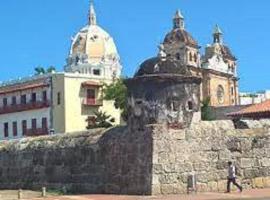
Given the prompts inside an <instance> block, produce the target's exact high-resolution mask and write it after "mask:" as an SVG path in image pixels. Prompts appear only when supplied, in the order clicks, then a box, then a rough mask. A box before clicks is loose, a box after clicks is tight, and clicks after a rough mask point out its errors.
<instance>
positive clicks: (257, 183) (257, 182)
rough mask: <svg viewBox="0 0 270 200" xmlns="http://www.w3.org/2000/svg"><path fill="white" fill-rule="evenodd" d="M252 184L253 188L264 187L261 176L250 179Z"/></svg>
mask: <svg viewBox="0 0 270 200" xmlns="http://www.w3.org/2000/svg"><path fill="white" fill-rule="evenodd" d="M252 186H253V187H254V188H263V187H264V181H263V178H261V177H258V178H254V179H252Z"/></svg>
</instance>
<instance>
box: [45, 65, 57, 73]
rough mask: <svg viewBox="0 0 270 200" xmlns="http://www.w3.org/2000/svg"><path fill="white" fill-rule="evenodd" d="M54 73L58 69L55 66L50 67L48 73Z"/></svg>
mask: <svg viewBox="0 0 270 200" xmlns="http://www.w3.org/2000/svg"><path fill="white" fill-rule="evenodd" d="M54 71H56V68H55V67H54V66H50V67H48V68H47V73H52V72H54Z"/></svg>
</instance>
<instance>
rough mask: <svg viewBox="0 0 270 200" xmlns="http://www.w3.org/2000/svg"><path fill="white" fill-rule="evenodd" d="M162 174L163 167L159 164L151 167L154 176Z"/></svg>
mask: <svg viewBox="0 0 270 200" xmlns="http://www.w3.org/2000/svg"><path fill="white" fill-rule="evenodd" d="M163 172H164V170H163V166H162V165H161V164H154V165H153V173H154V174H162V173H163Z"/></svg>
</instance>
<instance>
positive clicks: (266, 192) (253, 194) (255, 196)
mask: <svg viewBox="0 0 270 200" xmlns="http://www.w3.org/2000/svg"><path fill="white" fill-rule="evenodd" d="M45 199H46V200H230V199H235V200H241V199H252V200H270V189H260V190H255V189H254V190H247V191H244V192H243V193H238V192H233V193H230V194H225V193H204V194H197V195H189V196H188V195H169V196H151V197H150V196H120V195H78V196H62V197H50V198H45ZM32 200H40V199H32Z"/></svg>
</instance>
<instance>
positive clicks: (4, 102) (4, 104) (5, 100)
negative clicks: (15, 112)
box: [3, 98, 7, 107]
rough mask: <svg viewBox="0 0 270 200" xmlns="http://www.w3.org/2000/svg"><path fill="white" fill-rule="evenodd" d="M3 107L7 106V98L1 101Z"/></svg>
mask: <svg viewBox="0 0 270 200" xmlns="http://www.w3.org/2000/svg"><path fill="white" fill-rule="evenodd" d="M3 106H4V107H5V106H7V98H4V99H3Z"/></svg>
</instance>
